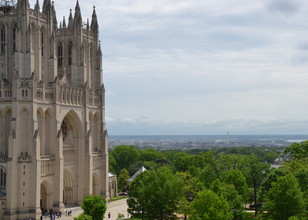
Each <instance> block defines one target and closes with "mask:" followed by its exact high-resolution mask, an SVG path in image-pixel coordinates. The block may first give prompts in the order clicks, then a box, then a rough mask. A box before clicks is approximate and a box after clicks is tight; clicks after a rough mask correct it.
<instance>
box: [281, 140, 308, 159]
mask: <svg viewBox="0 0 308 220" xmlns="http://www.w3.org/2000/svg"><path fill="white" fill-rule="evenodd" d="M284 152H285V154H287V153H291V155H292V158H296V159H303V158H307V157H308V141H303V142H301V143H293V144H291V146H289V147H287V148H286V149H285V151H284Z"/></svg>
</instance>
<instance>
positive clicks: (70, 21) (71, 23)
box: [68, 9, 73, 27]
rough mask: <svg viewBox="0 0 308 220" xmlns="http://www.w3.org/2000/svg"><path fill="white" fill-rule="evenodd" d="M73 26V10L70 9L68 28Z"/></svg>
mask: <svg viewBox="0 0 308 220" xmlns="http://www.w3.org/2000/svg"><path fill="white" fill-rule="evenodd" d="M72 26H73V15H72V9H70V15H69V16H68V27H72Z"/></svg>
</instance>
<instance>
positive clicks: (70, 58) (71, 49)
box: [68, 42, 73, 66]
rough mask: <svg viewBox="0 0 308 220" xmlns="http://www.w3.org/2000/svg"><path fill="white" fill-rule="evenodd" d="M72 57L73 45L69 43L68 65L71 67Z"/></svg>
mask: <svg viewBox="0 0 308 220" xmlns="http://www.w3.org/2000/svg"><path fill="white" fill-rule="evenodd" d="M72 55H73V43H72V42H70V43H69V45H68V65H69V66H71V65H72Z"/></svg>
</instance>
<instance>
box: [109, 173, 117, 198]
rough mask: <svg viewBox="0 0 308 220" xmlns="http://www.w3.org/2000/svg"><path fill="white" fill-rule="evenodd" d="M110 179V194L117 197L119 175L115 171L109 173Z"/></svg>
mask: <svg viewBox="0 0 308 220" xmlns="http://www.w3.org/2000/svg"><path fill="white" fill-rule="evenodd" d="M108 179H109V196H110V197H115V196H117V194H118V180H117V176H116V175H115V174H113V173H108Z"/></svg>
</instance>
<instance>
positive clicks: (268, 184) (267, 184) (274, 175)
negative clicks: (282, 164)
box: [261, 168, 287, 197]
mask: <svg viewBox="0 0 308 220" xmlns="http://www.w3.org/2000/svg"><path fill="white" fill-rule="evenodd" d="M286 174H287V172H286V171H285V170H283V169H276V168H273V169H271V171H270V172H269V173H268V175H267V176H266V178H265V180H264V182H263V184H262V187H261V194H262V195H261V196H262V197H264V196H267V194H268V191H269V190H270V189H271V188H272V183H273V182H277V179H278V177H281V176H284V175H286Z"/></svg>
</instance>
